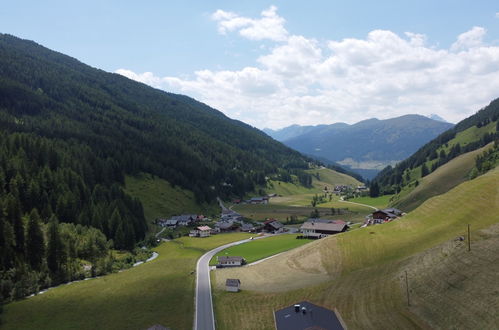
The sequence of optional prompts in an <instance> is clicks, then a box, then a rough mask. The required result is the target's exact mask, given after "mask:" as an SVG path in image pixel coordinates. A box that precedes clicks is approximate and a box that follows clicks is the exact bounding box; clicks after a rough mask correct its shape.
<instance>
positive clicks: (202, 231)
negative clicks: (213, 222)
mask: <svg viewBox="0 0 499 330" xmlns="http://www.w3.org/2000/svg"><path fill="white" fill-rule="evenodd" d="M210 233H211V228H210V227H208V226H201V227H196V229H193V230H191V232H190V234H189V236H191V237H208V236H210Z"/></svg>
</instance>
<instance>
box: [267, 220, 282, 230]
mask: <svg viewBox="0 0 499 330" xmlns="http://www.w3.org/2000/svg"><path fill="white" fill-rule="evenodd" d="M269 225H270V226H272V227H274V228H275V229H279V228H282V227H284V225H283V224H282V223H280V222H279V221H272V222H270V223H269Z"/></svg>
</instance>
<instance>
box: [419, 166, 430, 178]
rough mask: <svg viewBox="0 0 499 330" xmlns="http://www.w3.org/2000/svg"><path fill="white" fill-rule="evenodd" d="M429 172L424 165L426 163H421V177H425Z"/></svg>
mask: <svg viewBox="0 0 499 330" xmlns="http://www.w3.org/2000/svg"><path fill="white" fill-rule="evenodd" d="M428 174H429V171H428V167H426V164H425V163H423V165H421V177H422V178H423V177H425V176H427V175H428Z"/></svg>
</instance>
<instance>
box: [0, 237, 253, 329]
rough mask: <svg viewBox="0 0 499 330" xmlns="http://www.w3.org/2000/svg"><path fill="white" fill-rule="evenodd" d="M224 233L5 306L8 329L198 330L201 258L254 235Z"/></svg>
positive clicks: (182, 242)
mask: <svg viewBox="0 0 499 330" xmlns="http://www.w3.org/2000/svg"><path fill="white" fill-rule="evenodd" d="M249 236H250V235H249V234H242V233H237V234H223V235H217V236H212V237H209V238H204V239H196V238H187V237H185V238H182V239H179V240H175V241H171V242H167V243H163V244H162V245H160V246H159V247H157V248H156V251H157V252H158V253H159V257H158V258H157V259H155V260H153V261H151V262H148V263H146V264H144V265H141V266H139V267H136V268H132V269H129V270H126V271H124V272H121V273H116V274H111V275H108V276H104V277H101V278H97V279H92V280H89V281H82V282H78V283H73V284H71V285H62V286H60V287H58V288H55V289H51V290H49V291H48V292H46V293H44V294H42V295H38V296H35V297H33V298H29V299H24V300H21V301H16V302H14V303H10V304H8V305H5V306H4V313H3V315H2V329H16V330H20V329H50V330H54V329H134V330H135V329H147V328H148V327H150V326H152V325H154V324H162V325H164V326H167V327H171V328H172V329H192V322H193V315H194V304H193V302H194V286H195V275H193V274H191V272H192V271H193V270H194V269H195V268H196V262H197V259H198V258H199V257H200V256H201V255H202V254H203V253H204V252H205V251H207V250H210V249H212V248H215V247H217V246H220V245H223V244H225V243H229V242H233V241H237V240H241V239H245V238H248V237H249Z"/></svg>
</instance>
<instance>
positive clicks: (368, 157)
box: [265, 115, 453, 178]
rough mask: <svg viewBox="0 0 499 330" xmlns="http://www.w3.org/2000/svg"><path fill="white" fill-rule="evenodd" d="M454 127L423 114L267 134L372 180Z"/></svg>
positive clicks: (298, 128) (289, 128)
mask: <svg viewBox="0 0 499 330" xmlns="http://www.w3.org/2000/svg"><path fill="white" fill-rule="evenodd" d="M452 126H453V125H452V124H450V123H444V122H440V121H436V120H433V119H430V118H427V117H424V116H420V115H406V116H401V117H397V118H391V119H386V120H378V119H368V120H364V121H361V122H358V123H356V124H353V125H348V124H345V123H336V124H332V125H318V126H296V125H295V126H290V127H286V128H284V129H282V130H278V131H272V130H265V132H266V133H267V134H269V135H270V136H272V137H274V138H275V139H277V140H279V141H282V142H283V143H284V144H286V145H287V146H290V147H291V148H293V149H295V150H298V151H300V152H302V153H304V154H307V155H311V156H314V157H319V158H321V159H327V160H329V161H330V162H336V163H338V164H340V165H342V166H344V167H347V168H350V169H353V170H355V171H357V172H358V173H360V174H362V175H364V176H366V177H368V178H372V177H373V173H377V172H379V171H380V170H381V169H383V168H384V167H385V166H387V165H388V164H394V163H396V162H398V161H400V160H403V159H405V158H407V157H409V156H410V155H411V154H412V153H414V152H415V151H416V150H417V149H418V148H420V147H421V146H422V145H424V144H425V143H426V142H428V141H429V140H430V139H431V138H433V137H435V136H437V135H438V134H440V133H442V132H443V131H445V130H447V129H449V128H451V127H452Z"/></svg>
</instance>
